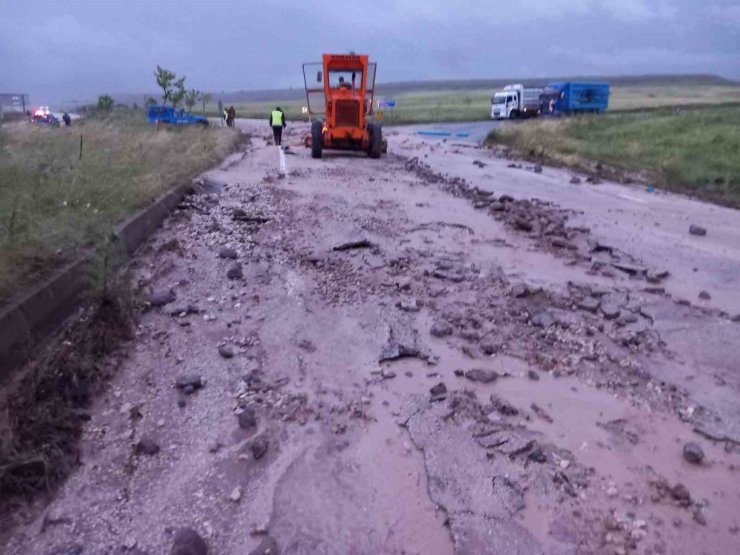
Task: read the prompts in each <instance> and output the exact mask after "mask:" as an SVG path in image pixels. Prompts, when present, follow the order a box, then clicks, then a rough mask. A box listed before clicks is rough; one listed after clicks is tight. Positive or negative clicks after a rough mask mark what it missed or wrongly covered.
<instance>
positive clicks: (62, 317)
mask: <svg viewBox="0 0 740 555" xmlns="http://www.w3.org/2000/svg"><path fill="white" fill-rule="evenodd" d="M244 155H245V153H244V152H239V153H235V154H233V155H231V156H229V157H227V159H226V160H225V161H224V162H223V163H222V164H221V166H220V167H221V168H228V167H229V166H231V165H233V164H235V163H237V162H239V161H240V160H241V159H242V158H243V157H244ZM220 187H221V183H219V182H217V181H214V180H213V179H210V178H208V177H206V176H204V175H201V176H199V177H197V178H196V179H194V180H193V182H192V183H189V184H186V185H178V186H176V187H175V188H173V189H172V190H170V191H169V192H167V193H165V194H163V195H162V196H160V197H159V198H157V199H155V200H154V201H153V202H152V203H151V204H150V205H149V206H147V207H146V208H143V209H141V210H140V211H139V212H137V213H136V214H134V215H133V216H131V217H130V218H128V219H127V220H126V221H124V222H123V223H121V224H120V225H118V226H116V228H115V231H114V243H116V244H117V245H118V246H119V247H120V249H121V252H123V253H124V254H125V255H126V256H127V257H128V256H131V255H132V254H133V253H134V251H136V249H137V248H138V247H139V246H140V245H141V244H142V243H143V242H144V241H146V240H147V239H148V238H149V236H150V235H152V233H154V232H155V231H156V230H157V228H158V227H159V226H160V224H161V223H162V221H163V220H164V219H165V218H166V217H167V216H168V215H169V214H170V213H171V212H172V211H173V210H174V209H175V208H176V207H177V205H178V204H180V202H181V201H182V199H183V198H184V197H185V196H187V195H188V194H190V193H192V192H194V191H206V192H207V191H213V190H217V189H219V188H220ZM91 256H92V255H91V253H88V254H87V255H85V256H83V257H81V258H79V259H78V260H75V261H73V262H71V263H69V264H67V265H66V266H64V267H63V268H61V269H59V270H58V271H57V272H55V273H54V275H53V276H51V277H50V278H48V279H47V280H46V281H45V282H43V283H41V284H39V285H36V286H35V287H33V288H31V289H30V290H29V291H26V292H24V293H22V294H21V295H19V296H18V298H17V299H15V300H14V301H12V302H11V303H10V304H9V305H8V306H7V307H6V308H4V309H3V310H2V311H1V312H0V384H3V383H5V382H7V381H8V380H9V379H10V378H11V376H12V375H13V373H14V371H15V370H16V369H17V368H19V367H20V366H21V365H23V364H24V363H26V362H28V361H29V360H30V359H31V358H32V357H33V355H34V353H37V352H38V351H39V346H42V345H43V344H44V343H45V342H46V341H47V340H48V339H49V338H50V337H51V336H52V335H53V334H54V332H55V331H57V330H58V329H60V327H61V326H62V325H63V324H64V322H65V321H66V320H68V319H69V318H70V317H72V316H73V315H74V314H75V313H76V311H77V309H78V308H79V307H80V306H81V303H82V299H83V296H84V293H85V292H86V291H87V290H88V289H89V286H90V284H89V282H88V279H87V270H88V268H89V264H90V260H91Z"/></svg>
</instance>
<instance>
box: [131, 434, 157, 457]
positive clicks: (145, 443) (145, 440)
mask: <svg viewBox="0 0 740 555" xmlns="http://www.w3.org/2000/svg"><path fill="white" fill-rule="evenodd" d="M157 453H159V445H158V444H157V442H156V441H154V438H153V437H152V436H151V435H149V434H144V435H143V436H141V438H140V439H139V442H138V443H137V444H136V454H137V455H149V456H152V455H156V454H157Z"/></svg>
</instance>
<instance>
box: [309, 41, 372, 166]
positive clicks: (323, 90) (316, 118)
mask: <svg viewBox="0 0 740 555" xmlns="http://www.w3.org/2000/svg"><path fill="white" fill-rule="evenodd" d="M375 68H376V64H375V63H370V62H369V61H368V57H367V56H366V55H359V54H324V55H323V61H322V62H317V63H309V64H303V79H304V82H305V85H306V100H307V101H308V113H309V115H310V116H311V120H312V123H311V134H310V135H309V136H307V137H306V146H307V147H310V148H311V156H313V157H314V158H321V155H322V152H323V151H324V149H335V150H354V151H359V152H367V154H368V156H370V158H380V155H381V153H383V152H384V151H385V143H384V141H383V132H382V129H381V126H380V122H377V121H375V120H373V119H372V116H373V95H374V93H375Z"/></svg>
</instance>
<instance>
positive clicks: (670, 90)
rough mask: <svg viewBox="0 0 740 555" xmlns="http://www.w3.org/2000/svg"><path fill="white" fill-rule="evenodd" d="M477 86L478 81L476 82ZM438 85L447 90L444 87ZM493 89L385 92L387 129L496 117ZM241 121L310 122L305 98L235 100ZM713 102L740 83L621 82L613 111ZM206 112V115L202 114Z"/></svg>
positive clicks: (739, 91) (213, 110)
mask: <svg viewBox="0 0 740 555" xmlns="http://www.w3.org/2000/svg"><path fill="white" fill-rule="evenodd" d="M476 85H477V83H476ZM438 86H442V85H441V84H440V85H438ZM495 90H496V89H495V88H492V89H480V88H470V89H468V88H464V89H456V90H429V91H418V90H414V91H408V92H394V91H392V90H391V91H385V92H384V91H383V90H382V89H380V90H379V93H378V94H377V95H376V100H377V99H382V98H386V97H392V98H394V99H395V100H396V103H397V107H396V108H395V109H393V110H385V111H384V119H383V123H384V124H385V125H393V124H406V123H430V122H454V121H476V120H485V119H488V118H490V117H491V96H492V95H493V93H494V92H495ZM230 104H233V106H234V108H235V109H236V112H237V117H245V118H258V119H262V118H264V119H265V124H267V118H268V115H269V113H270V111H271V110H272V109H273V108H274V107H275V106H276V105H279V106H280V107H281V108H283V110H284V111H285V113H286V116H287V117H288V120H289V121H306V119H307V118H306V116H305V115H304V114H302V112H301V107H302V106H305V105H306V100H305V98H301V99H296V100H276V101H259V102H233V103H228V102H227V103H226V105H230ZM713 104H740V84H739V85H733V84H727V83H719V84H718V83H715V82H702V81H696V80H685V81H680V80H678V81H676V82H666V83H649V82H648V83H640V82H637V83H634V84H619V85H615V86H613V87H612V94H611V98H610V101H609V110H610V111H631V110H639V109H646V108H651V109H653V108H660V107H667V106H696V105H713ZM206 112H207V114H208V115H211V116H216V117H217V116H218V107H217V105H216V104H209V105H208V106H207V107H206ZM199 113H200V112H199Z"/></svg>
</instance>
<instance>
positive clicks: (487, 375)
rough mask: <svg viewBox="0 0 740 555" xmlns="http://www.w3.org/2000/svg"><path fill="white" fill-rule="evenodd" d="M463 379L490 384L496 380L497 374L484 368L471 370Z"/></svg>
mask: <svg viewBox="0 0 740 555" xmlns="http://www.w3.org/2000/svg"><path fill="white" fill-rule="evenodd" d="M465 377H466V378H468V379H469V380H470V381H471V382H480V383H491V382H495V381H496V380H497V379H498V373H497V372H496V371H495V370H487V369H485V368H473V369H472V370H468V371H467V372H465Z"/></svg>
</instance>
